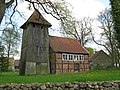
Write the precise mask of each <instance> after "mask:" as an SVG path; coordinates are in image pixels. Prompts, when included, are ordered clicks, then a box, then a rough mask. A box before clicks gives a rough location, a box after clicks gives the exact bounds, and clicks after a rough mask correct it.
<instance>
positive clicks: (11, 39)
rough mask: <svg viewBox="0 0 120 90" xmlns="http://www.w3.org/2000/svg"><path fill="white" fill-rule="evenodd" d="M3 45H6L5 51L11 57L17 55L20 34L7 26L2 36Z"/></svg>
mask: <svg viewBox="0 0 120 90" xmlns="http://www.w3.org/2000/svg"><path fill="white" fill-rule="evenodd" d="M1 41H2V45H3V46H4V48H5V49H4V53H5V55H7V57H9V56H10V55H15V54H16V53H17V52H18V51H17V48H18V45H19V42H20V34H19V33H18V32H17V31H15V30H14V29H12V28H7V29H5V30H4V31H3V32H2V36H1Z"/></svg>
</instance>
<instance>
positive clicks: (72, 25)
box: [61, 16, 93, 46]
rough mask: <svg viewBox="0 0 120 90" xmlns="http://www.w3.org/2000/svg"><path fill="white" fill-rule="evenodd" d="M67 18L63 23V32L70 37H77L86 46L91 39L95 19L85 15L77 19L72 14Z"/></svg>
mask: <svg viewBox="0 0 120 90" xmlns="http://www.w3.org/2000/svg"><path fill="white" fill-rule="evenodd" d="M67 19H68V20H66V22H65V23H64V25H61V28H62V32H63V33H64V34H65V35H67V36H69V37H74V38H76V39H77V40H78V41H79V42H80V44H81V45H83V46H84V45H85V44H86V43H87V42H88V41H89V40H90V39H91V38H90V35H91V33H90V32H91V30H92V22H93V20H92V19H91V18H90V17H84V18H82V19H80V20H79V21H76V20H75V18H74V17H72V16H70V18H67Z"/></svg>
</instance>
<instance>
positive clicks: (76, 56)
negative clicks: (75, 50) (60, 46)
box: [62, 53, 84, 61]
mask: <svg viewBox="0 0 120 90" xmlns="http://www.w3.org/2000/svg"><path fill="white" fill-rule="evenodd" d="M62 60H64V61H67V60H69V61H83V60H84V55H79V54H67V53H63V54H62Z"/></svg>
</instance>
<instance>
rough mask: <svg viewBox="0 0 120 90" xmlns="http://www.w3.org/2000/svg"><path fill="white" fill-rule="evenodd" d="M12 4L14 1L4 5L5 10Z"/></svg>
mask: <svg viewBox="0 0 120 90" xmlns="http://www.w3.org/2000/svg"><path fill="white" fill-rule="evenodd" d="M13 2H14V0H10V1H9V2H8V3H6V8H8V7H9V6H10V5H11V4H12V3H13Z"/></svg>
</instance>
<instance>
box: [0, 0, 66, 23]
mask: <svg viewBox="0 0 120 90" xmlns="http://www.w3.org/2000/svg"><path fill="white" fill-rule="evenodd" d="M21 1H22V2H25V1H26V2H29V7H28V8H29V9H31V8H34V9H38V10H42V11H44V12H45V13H47V14H50V15H52V16H53V17H54V18H56V19H58V20H61V21H62V20H63V19H64V18H66V16H65V15H64V12H65V11H64V8H60V7H59V6H60V5H62V4H64V3H66V2H65V1H64V0H21ZM18 4H19V2H18V0H0V7H1V8H0V24H1V22H2V19H3V17H4V14H5V11H6V9H8V8H10V6H12V9H13V10H12V13H11V15H10V18H9V19H10V24H13V23H12V19H13V18H12V17H13V15H14V14H15V12H17V13H18V14H20V12H19V11H18V10H17V9H16V7H17V5H18ZM59 4H60V5H59ZM66 7H67V6H66ZM20 16H21V14H20Z"/></svg>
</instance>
